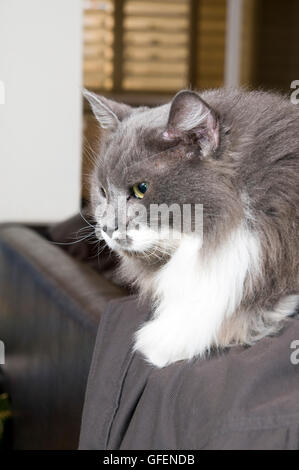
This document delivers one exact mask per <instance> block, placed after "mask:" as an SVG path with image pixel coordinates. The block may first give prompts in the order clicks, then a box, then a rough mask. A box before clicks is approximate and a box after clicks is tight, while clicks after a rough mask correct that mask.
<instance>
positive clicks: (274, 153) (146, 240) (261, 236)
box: [85, 89, 299, 367]
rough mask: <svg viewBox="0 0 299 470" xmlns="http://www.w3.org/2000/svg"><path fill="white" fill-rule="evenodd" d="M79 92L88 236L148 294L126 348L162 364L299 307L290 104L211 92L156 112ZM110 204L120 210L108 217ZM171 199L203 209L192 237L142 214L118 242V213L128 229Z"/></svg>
mask: <svg viewBox="0 0 299 470" xmlns="http://www.w3.org/2000/svg"><path fill="white" fill-rule="evenodd" d="M85 97H86V98H87V99H88V100H89V102H90V104H91V107H92V109H93V112H94V114H95V117H96V118H97V120H98V122H99V124H100V126H101V127H102V128H103V129H105V132H103V135H102V137H101V142H100V146H99V150H98V157H97V165H96V168H95V170H94V173H93V175H92V178H91V195H92V197H91V207H92V212H93V214H94V217H95V219H96V222H97V225H98V228H97V233H98V236H99V237H100V238H104V240H105V241H106V243H107V244H108V245H109V247H110V248H111V249H112V250H115V251H116V252H117V253H118V254H119V256H120V258H121V265H122V272H123V275H124V276H125V278H126V279H129V280H130V282H132V283H135V284H136V285H138V287H139V290H140V293H141V295H148V296H150V297H151V299H152V305H153V315H152V318H151V320H150V321H148V322H147V323H145V324H144V325H143V326H142V327H141V328H140V330H139V331H137V332H136V336H135V338H134V349H135V350H137V351H139V352H141V353H142V354H143V355H144V356H145V358H146V360H147V361H149V362H150V363H151V364H154V365H155V366H157V367H164V366H166V365H168V364H171V363H173V362H175V361H178V360H183V359H187V360H188V359H191V358H194V357H196V356H199V357H205V355H206V354H207V353H208V352H209V351H210V350H211V349H213V348H225V347H228V346H231V345H235V344H247V345H251V344H253V343H254V342H255V341H257V340H259V339H261V338H263V337H265V336H267V335H272V334H274V333H276V332H277V331H278V330H279V328H280V327H281V326H282V324H283V320H285V319H286V318H287V317H288V316H289V315H292V314H294V312H295V311H296V308H297V306H298V301H299V255H298V241H299V240H298V233H299V232H298V228H299V185H298V182H299V107H296V106H295V105H293V104H291V102H290V101H289V100H288V99H287V98H286V97H282V96H280V95H278V94H274V93H266V92H262V91H254V92H247V91H242V90H222V89H219V90H210V91H205V92H203V93H202V94H201V95H199V94H198V93H196V92H192V91H189V90H183V91H181V92H179V93H178V94H177V95H176V96H175V97H174V98H173V100H172V101H171V102H170V103H168V104H165V105H162V106H158V107H155V108H147V107H140V108H131V107H130V106H127V105H124V104H121V103H116V102H114V101H112V100H108V99H107V98H104V97H99V96H97V95H95V94H93V93H91V92H88V91H85ZM119 198H123V200H125V201H126V203H127V208H126V210H125V213H123V214H120V213H119V212H118V213H117V216H116V217H114V216H111V217H110V218H109V216H108V218H107V212H106V209H105V208H106V206H107V205H108V204H109V205H110V206H112V207H115V208H116V206H117V201H118V200H119ZM173 203H175V204H177V205H179V207H183V205H186V204H191V205H194V204H202V205H203V226H202V231H199V232H196V231H194V230H192V229H190V230H189V231H188V230H187V231H184V233H182V234H181V235H182V236H181V238H180V239H174V238H173V237H170V236H169V232H168V233H167V231H165V230H164V228H165V227H163V224H162V226H159V229H157V228H152V227H151V226H150V225H149V224H148V218H147V217H145V218H144V219H143V222H142V223H141V224H140V225H139V227H137V228H135V229H134V228H133V229H129V230H127V232H126V234H125V236H121V235H122V233H121V230H120V229H119V221H118V218H119V217H122V218H124V220H125V225H124V226H125V227H127V228H128V225H129V221H130V220H131V219H132V217H133V216H132V214H133V212H134V211H135V210H136V207H137V209H138V207H139V206H140V205H142V206H143V208H146V210H147V214H148V212H149V209H150V205H151V204H166V205H168V206H170V205H172V204H173ZM134 213H135V212H134ZM101 214H102V215H101ZM103 214H104V215H105V226H104V224H103V220H104V218H103V220H102V216H103ZM159 222H161V220H159ZM171 223H172V222H171V221H170V227H172V225H171Z"/></svg>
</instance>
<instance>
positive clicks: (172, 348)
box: [134, 319, 194, 367]
mask: <svg viewBox="0 0 299 470" xmlns="http://www.w3.org/2000/svg"><path fill="white" fill-rule="evenodd" d="M189 345H190V344H188V343H187V344H186V342H185V341H184V339H183V338H182V331H180V328H176V327H175V325H173V324H172V325H171V324H169V323H167V324H166V323H164V322H162V321H161V320H159V319H155V320H152V321H149V322H148V323H146V324H145V325H144V326H143V327H142V328H141V329H140V330H139V331H137V333H136V335H135V344H134V350H135V351H139V352H141V353H142V354H143V355H144V356H145V359H146V360H147V362H149V363H150V364H153V365H155V366H156V367H165V366H167V365H169V364H172V363H173V362H176V361H180V360H184V359H191V357H193V356H194V354H192V353H191V352H190V348H188V346H189Z"/></svg>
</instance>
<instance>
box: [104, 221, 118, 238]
mask: <svg viewBox="0 0 299 470" xmlns="http://www.w3.org/2000/svg"><path fill="white" fill-rule="evenodd" d="M117 230H118V225H116V224H115V225H114V226H113V225H104V227H103V231H104V232H106V233H107V235H108V236H109V237H110V238H112V237H113V234H114V233H115V232H116V231H117Z"/></svg>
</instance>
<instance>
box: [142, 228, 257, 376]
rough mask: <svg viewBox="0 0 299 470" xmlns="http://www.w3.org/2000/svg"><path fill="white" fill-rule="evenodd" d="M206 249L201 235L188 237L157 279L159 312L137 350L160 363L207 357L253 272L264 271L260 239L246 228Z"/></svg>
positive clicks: (146, 327) (234, 232)
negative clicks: (260, 255) (211, 248)
mask: <svg viewBox="0 0 299 470" xmlns="http://www.w3.org/2000/svg"><path fill="white" fill-rule="evenodd" d="M204 248H205V247H201V240H200V239H199V238H198V237H196V236H194V235H192V236H184V237H183V239H182V240H181V243H180V245H179V247H178V248H177V250H176V252H175V253H174V255H173V256H172V258H171V259H170V260H169V262H168V263H167V264H166V265H165V266H164V267H163V268H162V269H161V270H160V271H159V272H158V273H157V275H156V277H155V281H154V291H155V298H156V307H155V311H154V315H153V318H152V320H150V321H149V322H147V323H146V324H145V325H144V326H143V327H142V328H141V329H140V330H139V331H138V332H137V333H136V338H135V346H134V349H135V350H137V351H140V352H141V353H142V354H143V355H144V356H145V358H146V360H147V361H149V362H150V363H152V364H154V365H156V366H157V367H163V366H165V365H167V364H170V363H172V362H175V361H178V360H182V359H191V358H193V357H194V356H198V355H199V356H204V355H205V354H206V352H208V351H209V349H210V348H211V347H212V346H214V345H217V333H218V332H219V329H220V327H221V325H222V323H223V321H224V319H225V318H228V317H229V316H231V315H233V313H234V312H235V311H236V309H237V308H238V306H239V305H240V302H241V300H242V296H243V290H244V282H245V279H246V276H247V274H248V273H249V274H250V273H253V272H254V271H257V270H258V264H259V242H258V239H257V237H256V236H255V235H254V234H252V233H251V232H249V230H248V229H247V228H246V227H245V226H240V227H239V228H238V229H236V230H234V231H233V232H231V234H230V236H229V237H228V238H226V240H225V242H223V243H222V244H221V245H220V246H219V247H218V249H216V250H215V251H214V252H213V253H210V254H209V255H208V256H207V255H206V253H204Z"/></svg>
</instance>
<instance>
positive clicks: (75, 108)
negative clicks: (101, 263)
mask: <svg viewBox="0 0 299 470" xmlns="http://www.w3.org/2000/svg"><path fill="white" fill-rule="evenodd" d="M81 71H82V66H81V0H50V1H47V0H1V1H0V81H2V82H3V83H4V85H5V92H6V101H5V104H0V221H8V220H17V221H23V222H38V223H40V222H52V221H58V220H61V219H63V218H65V217H67V216H69V215H71V214H73V213H75V212H77V211H78V209H79V201H80V191H81V188H80V176H81V120H82V117H81V115H82V113H81V73H82V72H81Z"/></svg>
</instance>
